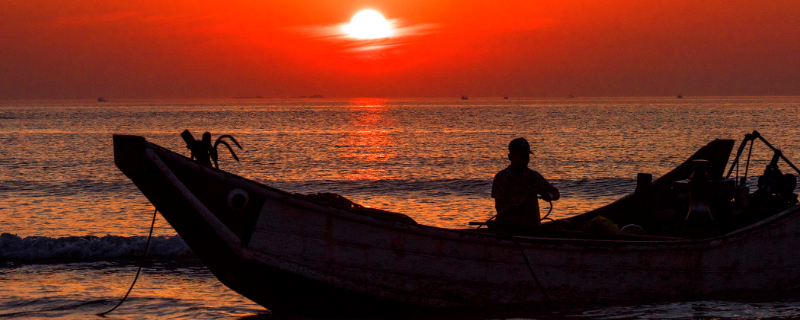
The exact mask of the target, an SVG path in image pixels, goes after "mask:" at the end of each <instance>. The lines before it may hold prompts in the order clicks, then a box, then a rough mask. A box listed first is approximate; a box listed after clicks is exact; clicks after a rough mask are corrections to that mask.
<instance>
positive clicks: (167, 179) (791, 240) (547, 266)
mask: <svg viewBox="0 0 800 320" xmlns="http://www.w3.org/2000/svg"><path fill="white" fill-rule="evenodd" d="M114 144H115V145H114V150H115V161H116V164H117V166H118V167H119V168H120V169H121V170H122V171H123V172H124V173H125V174H126V175H127V176H128V177H129V178H130V179H131V180H132V181H133V182H134V183H135V184H136V185H137V187H139V189H140V190H141V191H142V193H143V194H144V195H145V196H146V197H147V198H148V199H149V200H150V201H151V202H152V203H153V204H154V205H155V206H156V208H158V210H159V212H161V214H162V215H163V216H164V218H165V219H166V220H167V221H168V222H169V223H170V224H171V225H172V226H173V227H174V228H175V230H176V231H177V232H178V234H180V235H181V237H183V239H184V240H185V241H186V242H187V244H188V245H189V246H190V247H191V248H192V250H193V251H194V252H195V253H196V254H197V255H198V257H200V259H202V261H203V262H204V263H206V265H207V266H208V268H209V269H210V270H211V271H212V272H213V273H214V275H215V276H217V277H218V278H219V279H220V281H221V282H222V283H224V284H225V285H226V286H228V287H230V288H231V289H233V290H235V291H236V292H239V293H240V294H242V295H244V296H246V297H248V298H250V299H251V300H253V301H255V302H257V303H259V304H261V305H263V306H265V307H267V308H268V309H270V310H272V311H274V312H287V313H313V312H323V313H325V312H333V311H345V312H349V311H359V312H365V311H385V310H390V309H396V308H405V307H407V306H418V307H458V306H489V305H499V304H516V303H536V302H545V301H564V302H598V301H641V300H643V299H682V298H710V297H729V296H737V297H738V296H743V295H744V296H754V295H759V296H763V295H764V294H770V295H774V294H777V293H780V292H786V291H789V290H793V289H796V288H797V287H798V286H800V256H799V255H797V254H796V252H798V250H800V242H798V241H797V240H798V238H800V220H799V219H798V215H800V210H799V208H800V206H794V207H791V208H789V209H788V210H786V211H783V212H781V213H779V214H776V215H774V216H772V217H770V218H768V219H766V220H763V221H761V222H759V223H756V224H754V225H751V226H748V227H746V228H743V229H740V230H737V231H734V232H731V233H729V234H727V235H724V236H720V237H716V238H712V239H703V240H687V239H678V240H663V239H662V240H658V239H655V240H654V239H646V240H596V239H563V238H544V237H522V236H514V237H512V236H508V235H498V234H488V233H481V232H474V231H467V230H449V229H442V228H436V227H430V226H423V225H418V224H413V223H407V222H404V221H398V220H393V219H387V218H381V217H374V216H368V215H363V214H359V213H356V212H353V211H351V210H346V209H342V208H339V207H336V206H332V205H326V204H324V203H319V202H315V201H311V200H309V199H306V198H304V197H302V196H298V195H294V194H290V193H286V192H283V191H280V190H277V189H274V188H271V187H268V186H265V185H262V184H259V183H256V182H253V181H250V180H247V179H243V178H241V177H238V176H235V175H232V174H229V173H226V172H223V171H220V170H216V169H213V168H208V167H204V166H200V165H198V164H195V163H194V162H192V161H191V160H190V159H188V158H186V157H184V156H181V155H178V154H175V153H173V152H170V151H168V150H166V149H163V148H161V147H158V146H156V145H154V144H151V143H148V142H146V141H145V140H144V139H143V138H141V137H135V136H114ZM233 190H240V191H244V192H246V193H247V194H248V195H249V199H248V201H247V204H246V205H245V206H244V207H242V208H237V209H233V208H231V207H230V205H229V203H230V200H229V199H230V195H231V194H232V192H233ZM526 260H527V262H526ZM529 267H530V269H529ZM531 270H532V271H531ZM537 280H538V283H537Z"/></svg>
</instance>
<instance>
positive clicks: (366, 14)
mask: <svg viewBox="0 0 800 320" xmlns="http://www.w3.org/2000/svg"><path fill="white" fill-rule="evenodd" d="M343 28H344V31H345V32H346V33H347V34H348V35H350V36H351V37H353V38H357V39H379V38H386V37H388V36H390V35H392V25H391V24H390V23H389V21H386V19H385V18H384V17H383V15H381V14H380V13H379V12H377V11H375V10H362V11H359V12H358V13H356V15H355V16H353V19H351V20H350V24H347V25H345V26H344V27H343Z"/></svg>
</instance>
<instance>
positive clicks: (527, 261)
mask: <svg viewBox="0 0 800 320" xmlns="http://www.w3.org/2000/svg"><path fill="white" fill-rule="evenodd" d="M547 203H549V204H550V209H549V210H547V214H545V215H544V217H543V218H541V219H539V222H541V221H542V220H544V219H549V220H550V221H553V219H551V218H548V216H549V215H550V213H551V212H553V202H552V201H547ZM506 210H508V209H506ZM498 214H500V213H498ZM495 217H497V214H495V215H494V216H492V217H491V218H489V220H486V222H485V223H484V224H482V225H479V226H478V228H480V227H482V226H485V225H486V224H487V223H489V221H492V220H493V219H494V218H495ZM478 228H476V229H478ZM506 235H507V236H508V238H509V239H511V241H513V242H514V244H516V245H517V249H519V253H520V254H522V258H523V259H525V265H526V266H528V271H529V272H530V273H531V277H533V281H535V282H536V286H538V287H539V291H541V292H542V295H543V296H544V298H545V299H547V302H552V301H551V300H550V296H548V295H547V290H545V289H544V286H542V283H541V282H539V278H538V277H536V272H534V271H533V267H531V262H530V261H529V260H528V255H527V254H525V250H523V249H522V245H520V244H519V242H518V241H517V239H516V238H514V235H512V234H506Z"/></svg>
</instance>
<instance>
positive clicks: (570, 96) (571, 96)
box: [567, 95, 575, 98]
mask: <svg viewBox="0 0 800 320" xmlns="http://www.w3.org/2000/svg"><path fill="white" fill-rule="evenodd" d="M567 98H575V96H573V95H568V96H567Z"/></svg>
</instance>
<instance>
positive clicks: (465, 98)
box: [461, 96, 469, 100]
mask: <svg viewBox="0 0 800 320" xmlns="http://www.w3.org/2000/svg"><path fill="white" fill-rule="evenodd" d="M467 99H469V98H467V96H461V100H467Z"/></svg>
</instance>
